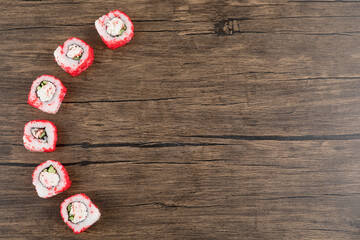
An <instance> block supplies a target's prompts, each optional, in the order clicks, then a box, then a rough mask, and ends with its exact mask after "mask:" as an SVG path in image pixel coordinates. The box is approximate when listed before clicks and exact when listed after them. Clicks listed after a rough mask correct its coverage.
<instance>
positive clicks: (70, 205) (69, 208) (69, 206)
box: [67, 203, 72, 212]
mask: <svg viewBox="0 0 360 240" xmlns="http://www.w3.org/2000/svg"><path fill="white" fill-rule="evenodd" d="M71 207H72V203H70V204H69V205H68V206H67V210H68V212H70V210H71Z"/></svg>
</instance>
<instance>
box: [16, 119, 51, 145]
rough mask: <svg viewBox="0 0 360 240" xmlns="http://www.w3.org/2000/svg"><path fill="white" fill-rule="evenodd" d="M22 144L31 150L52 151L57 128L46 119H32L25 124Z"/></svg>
mask: <svg viewBox="0 0 360 240" xmlns="http://www.w3.org/2000/svg"><path fill="white" fill-rule="evenodd" d="M23 140H24V146H25V148H26V149H27V150H29V151H32V152H53V151H55V148H56V141H57V129H56V126H55V125H54V124H53V123H52V122H50V121H47V120H33V121H30V122H28V123H27V124H25V127H24V136H23Z"/></svg>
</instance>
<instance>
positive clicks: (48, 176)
mask: <svg viewBox="0 0 360 240" xmlns="http://www.w3.org/2000/svg"><path fill="white" fill-rule="evenodd" d="M32 178H33V181H32V183H33V185H34V186H35V188H36V192H37V194H38V195H39V197H41V198H49V197H52V196H55V195H57V194H59V193H61V192H63V191H65V190H66V189H68V188H69V187H70V186H71V181H70V179H69V176H68V173H67V171H66V169H65V168H64V166H63V165H61V163H60V162H58V161H53V160H47V161H46V162H43V163H42V164H40V165H39V166H37V168H36V169H35V170H34V172H33V175H32Z"/></svg>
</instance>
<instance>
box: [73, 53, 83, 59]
mask: <svg viewBox="0 0 360 240" xmlns="http://www.w3.org/2000/svg"><path fill="white" fill-rule="evenodd" d="M81 56H82V54H81V55H80V56H77V57H74V58H73V59H74V60H79V59H80V58H81Z"/></svg>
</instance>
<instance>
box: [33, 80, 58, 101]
mask: <svg viewBox="0 0 360 240" xmlns="http://www.w3.org/2000/svg"><path fill="white" fill-rule="evenodd" d="M55 92H56V87H55V85H54V84H53V83H52V82H49V81H42V82H41V83H40V84H39V86H37V87H36V95H37V96H38V98H39V99H40V101H42V102H48V101H50V100H51V99H53V97H54V95H55Z"/></svg>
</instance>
